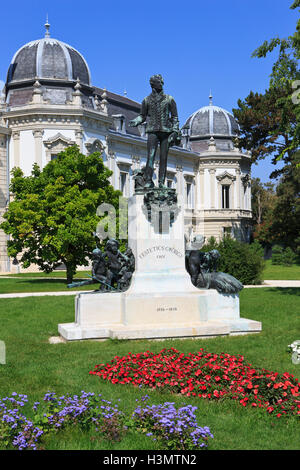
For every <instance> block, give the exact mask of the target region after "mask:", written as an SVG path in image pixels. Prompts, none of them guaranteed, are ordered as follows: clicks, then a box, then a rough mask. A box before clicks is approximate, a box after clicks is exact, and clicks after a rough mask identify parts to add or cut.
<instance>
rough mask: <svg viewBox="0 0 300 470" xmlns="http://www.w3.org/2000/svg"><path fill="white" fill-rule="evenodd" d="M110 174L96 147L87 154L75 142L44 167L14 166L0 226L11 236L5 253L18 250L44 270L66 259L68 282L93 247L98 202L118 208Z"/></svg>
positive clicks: (25, 261)
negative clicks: (28, 170) (29, 169)
mask: <svg viewBox="0 0 300 470" xmlns="http://www.w3.org/2000/svg"><path fill="white" fill-rule="evenodd" d="M111 174H112V172H111V171H110V170H108V169H107V168H106V167H105V166H104V164H103V161H102V159H101V158H100V154H99V153H98V152H95V153H93V154H91V155H87V156H86V155H83V154H81V153H80V151H79V148H78V147H77V146H74V147H69V148H67V149H66V150H65V151H63V152H61V153H60V154H59V155H58V156H57V159H54V160H52V161H51V162H49V163H48V164H47V165H46V166H45V167H44V168H43V169H42V170H40V168H39V167H38V165H36V164H35V165H34V166H33V169H32V173H31V175H30V176H24V174H23V172H22V170H21V169H20V168H14V169H13V171H12V175H13V177H12V180H11V185H10V191H11V192H12V193H13V196H14V199H13V201H12V202H10V204H9V207H8V209H7V211H6V213H5V214H4V216H3V218H4V219H5V221H4V222H3V223H2V224H1V226H0V227H1V228H2V229H3V230H4V232H5V233H7V234H9V235H10V236H11V239H10V240H9V241H8V245H7V248H8V254H9V256H12V257H16V256H17V255H18V254H20V262H21V263H22V265H23V267H25V268H26V267H28V266H30V264H32V263H34V264H36V265H38V266H39V268H40V269H41V270H43V271H45V272H51V271H52V270H53V269H55V268H56V267H57V266H59V265H60V264H61V263H64V264H65V266H66V270H67V282H68V283H71V282H72V280H73V276H74V274H75V273H76V267H77V266H78V265H85V266H87V265H88V263H89V260H88V258H89V256H90V255H91V252H92V250H93V249H94V248H95V238H94V236H93V232H94V231H95V230H96V227H97V224H98V222H99V220H100V217H99V216H97V214H96V211H97V207H98V206H99V205H100V204H102V203H104V202H106V203H109V204H111V205H113V206H114V207H115V208H116V209H117V208H118V203H119V197H120V196H121V193H120V191H116V190H115V189H114V188H113V186H112V185H111V184H110V182H109V177H110V175H111Z"/></svg>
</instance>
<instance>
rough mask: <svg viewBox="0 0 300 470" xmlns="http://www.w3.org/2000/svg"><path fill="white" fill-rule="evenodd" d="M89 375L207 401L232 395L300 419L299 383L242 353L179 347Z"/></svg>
mask: <svg viewBox="0 0 300 470" xmlns="http://www.w3.org/2000/svg"><path fill="white" fill-rule="evenodd" d="M90 374H92V375H97V376H99V377H101V378H103V379H105V380H109V381H111V382H112V383H119V384H132V385H135V386H142V385H146V386H148V387H150V388H152V389H157V388H158V389H166V390H169V391H172V392H175V393H181V394H183V395H187V396H195V397H203V398H208V399H223V398H226V397H230V398H232V399H235V400H238V401H239V403H240V404H241V405H243V406H246V405H251V406H253V407H264V408H265V409H266V410H267V411H268V412H269V413H276V415H277V417H280V416H282V415H287V414H288V415H300V400H299V381H298V380H297V379H296V378H295V377H294V376H293V375H291V374H289V373H287V372H285V373H284V374H279V373H278V372H271V371H268V370H266V369H255V368H254V367H253V366H252V365H251V364H247V363H245V361H244V357H243V356H241V355H238V356H232V355H230V354H226V353H222V354H213V353H209V352H207V351H204V350H203V349H200V351H199V352H197V353H195V354H192V353H189V354H187V355H185V354H183V353H180V352H179V351H177V350H176V349H173V348H171V349H169V350H166V349H163V350H162V351H160V352H159V353H158V354H154V353H152V352H150V351H146V352H143V353H139V354H132V353H129V354H127V355H126V356H124V357H118V356H116V357H115V358H114V359H113V360H112V361H111V362H110V363H108V364H98V365H96V366H95V369H94V370H93V371H90Z"/></svg>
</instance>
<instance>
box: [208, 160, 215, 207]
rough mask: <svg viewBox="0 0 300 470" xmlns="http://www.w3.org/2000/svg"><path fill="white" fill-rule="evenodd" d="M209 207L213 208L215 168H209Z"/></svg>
mask: <svg viewBox="0 0 300 470" xmlns="http://www.w3.org/2000/svg"><path fill="white" fill-rule="evenodd" d="M209 174H210V207H211V209H215V207H216V202H215V193H216V170H215V168H210V170H209Z"/></svg>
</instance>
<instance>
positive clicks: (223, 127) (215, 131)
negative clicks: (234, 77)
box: [184, 95, 239, 138]
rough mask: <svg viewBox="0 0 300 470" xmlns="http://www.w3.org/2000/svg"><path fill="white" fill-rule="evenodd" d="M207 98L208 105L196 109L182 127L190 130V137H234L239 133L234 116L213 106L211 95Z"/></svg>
mask: <svg viewBox="0 0 300 470" xmlns="http://www.w3.org/2000/svg"><path fill="white" fill-rule="evenodd" d="M209 98H210V103H209V105H208V106H203V107H202V108H200V109H198V111H196V112H195V113H193V114H192V115H191V116H190V117H189V118H188V119H187V121H186V123H185V125H184V127H189V128H190V137H193V138H194V137H199V138H205V137H209V136H214V137H215V136H219V137H234V136H236V135H237V134H238V133H239V125H238V123H237V121H236V120H235V118H234V116H233V115H232V114H231V113H229V111H226V109H223V108H220V107H219V106H214V105H213V104H212V96H211V95H210V97H209Z"/></svg>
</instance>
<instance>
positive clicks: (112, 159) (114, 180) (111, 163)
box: [108, 150, 118, 189]
mask: <svg viewBox="0 0 300 470" xmlns="http://www.w3.org/2000/svg"><path fill="white" fill-rule="evenodd" d="M108 163H109V169H110V170H111V171H112V172H113V174H112V175H111V177H110V179H111V184H112V185H113V187H114V188H115V189H116V188H117V176H118V175H117V163H116V154H115V152H113V151H111V150H109V151H108Z"/></svg>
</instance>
